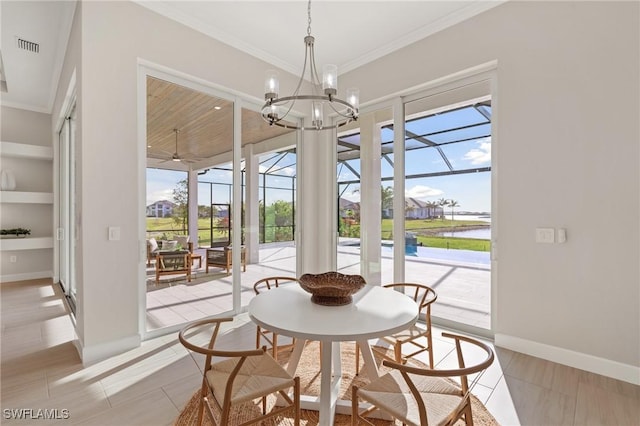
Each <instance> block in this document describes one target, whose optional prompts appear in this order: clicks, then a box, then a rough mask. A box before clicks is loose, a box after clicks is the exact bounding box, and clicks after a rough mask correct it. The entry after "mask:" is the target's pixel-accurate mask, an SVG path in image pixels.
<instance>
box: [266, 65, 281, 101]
mask: <svg viewBox="0 0 640 426" xmlns="http://www.w3.org/2000/svg"><path fill="white" fill-rule="evenodd" d="M279 91H280V82H279V81H278V73H277V72H276V71H275V70H267V71H265V73H264V98H265V99H266V100H268V99H275V98H277V97H278V92H279Z"/></svg>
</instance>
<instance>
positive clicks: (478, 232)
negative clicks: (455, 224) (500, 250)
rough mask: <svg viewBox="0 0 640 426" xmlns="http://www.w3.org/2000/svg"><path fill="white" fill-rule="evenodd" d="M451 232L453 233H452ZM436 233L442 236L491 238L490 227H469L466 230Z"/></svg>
mask: <svg viewBox="0 0 640 426" xmlns="http://www.w3.org/2000/svg"><path fill="white" fill-rule="evenodd" d="M452 234H453V235H452ZM438 235H440V236H442V237H452V236H453V237H457V238H477V239H479V240H490V239H491V228H485V229H471V230H468V231H456V232H448V231H446V232H440V233H438Z"/></svg>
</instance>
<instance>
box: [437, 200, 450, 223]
mask: <svg viewBox="0 0 640 426" xmlns="http://www.w3.org/2000/svg"><path fill="white" fill-rule="evenodd" d="M438 205H439V206H440V207H442V220H444V208H445V207H447V206H448V205H449V200H446V199H444V198H440V199H439V200H438Z"/></svg>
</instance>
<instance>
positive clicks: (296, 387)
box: [293, 376, 300, 426]
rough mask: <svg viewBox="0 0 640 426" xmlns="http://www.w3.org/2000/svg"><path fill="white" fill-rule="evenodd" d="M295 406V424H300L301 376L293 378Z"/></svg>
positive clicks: (298, 425)
mask: <svg viewBox="0 0 640 426" xmlns="http://www.w3.org/2000/svg"><path fill="white" fill-rule="evenodd" d="M293 406H294V407H295V408H294V409H295V410H296V414H295V417H294V422H293V424H294V426H300V377H299V376H296V377H295V378H294V379H293Z"/></svg>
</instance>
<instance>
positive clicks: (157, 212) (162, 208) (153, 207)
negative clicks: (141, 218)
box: [147, 200, 176, 217]
mask: <svg viewBox="0 0 640 426" xmlns="http://www.w3.org/2000/svg"><path fill="white" fill-rule="evenodd" d="M175 206H176V205H175V204H174V203H172V202H171V201H168V200H160V201H156V202H155V203H153V204H150V205H148V206H147V217H171V216H172V215H173V209H174V208H175Z"/></svg>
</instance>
